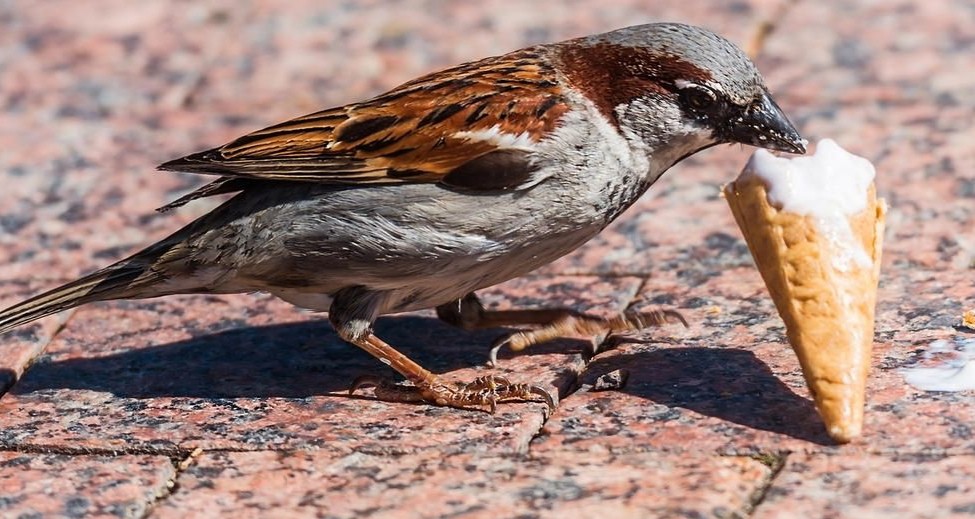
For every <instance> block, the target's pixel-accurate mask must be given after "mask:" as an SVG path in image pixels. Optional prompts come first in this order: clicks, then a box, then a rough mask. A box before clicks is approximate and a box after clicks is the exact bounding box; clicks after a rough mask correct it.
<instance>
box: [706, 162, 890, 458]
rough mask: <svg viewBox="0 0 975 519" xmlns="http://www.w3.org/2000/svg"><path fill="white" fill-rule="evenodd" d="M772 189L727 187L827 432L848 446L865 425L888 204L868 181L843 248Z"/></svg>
mask: <svg viewBox="0 0 975 519" xmlns="http://www.w3.org/2000/svg"><path fill="white" fill-rule="evenodd" d="M767 191H768V187H767V185H766V183H765V181H764V180H763V179H762V178H760V177H759V176H757V175H748V174H744V175H742V176H741V177H739V179H738V180H736V181H735V182H733V183H731V184H728V185H727V186H725V190H724V192H725V197H726V199H727V200H728V204H729V205H730V206H731V210H732V212H733V213H734V215H735V220H736V221H737V222H738V226H739V227H740V228H741V230H742V233H743V234H744V235H745V240H746V241H747V242H748V248H749V250H751V253H752V256H753V257H754V258H755V263H756V264H757V266H758V269H759V271H760V272H761V274H762V278H763V279H764V280H765V284H766V286H767V287H768V290H769V292H770V293H771V295H772V299H773V300H774V301H775V307H776V309H777V310H778V312H779V315H781V316H782V320H783V321H785V325H786V330H787V335H788V338H789V343H790V344H791V345H792V348H793V350H794V351H795V352H796V355H797V356H798V357H799V363H800V365H801V366H802V372H803V375H804V376H805V379H806V384H807V385H808V387H809V391H810V392H811V393H812V396H813V398H814V399H815V403H816V409H817V410H818V411H819V414H820V416H821V417H822V419H823V422H824V423H825V424H826V429H827V432H828V433H829V435H830V437H831V438H833V439H834V440H835V441H837V442H840V443H846V442H849V441H850V440H851V439H853V438H854V437H856V436H858V435H859V434H860V432H861V430H862V428H863V410H864V399H865V394H866V381H867V374H868V372H869V369H870V353H871V349H872V347H873V327H874V307H875V305H876V300H877V280H878V276H879V274H880V253H881V246H882V240H883V230H884V214H885V211H886V206H885V204H884V201H883V200H878V199H877V197H876V192H875V189H874V186H873V184H872V183H871V184H870V187H869V189H868V190H867V195H866V196H867V201H866V208H865V209H863V210H861V211H859V212H857V213H855V214H851V215H847V216H846V217H847V221H848V223H849V227H850V230H852V238H853V242H852V243H839V242H838V240H837V236H836V235H834V234H833V233H830V232H829V229H823V228H822V227H823V226H822V225H821V222H817V220H816V217H815V216H813V215H803V214H797V213H795V212H788V211H786V210H782V209H780V208H777V207H775V206H774V205H773V204H772V203H770V202H769V197H768V192H767ZM856 247H860V248H861V249H856ZM858 254H859V256H857V255H858Z"/></svg>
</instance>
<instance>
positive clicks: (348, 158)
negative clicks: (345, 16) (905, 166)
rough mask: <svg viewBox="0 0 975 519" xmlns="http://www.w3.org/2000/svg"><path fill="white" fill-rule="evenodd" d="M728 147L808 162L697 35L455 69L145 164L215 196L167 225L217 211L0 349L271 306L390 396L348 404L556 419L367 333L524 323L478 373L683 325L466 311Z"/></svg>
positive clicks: (627, 37) (623, 41) (22, 316)
mask: <svg viewBox="0 0 975 519" xmlns="http://www.w3.org/2000/svg"><path fill="white" fill-rule="evenodd" d="M735 143H738V144H744V145H751V146H756V147H761V148H767V149H770V150H776V151H781V152H786V153H796V154H802V153H805V140H803V139H802V138H801V137H800V135H799V133H798V132H797V130H796V128H795V126H794V125H793V124H792V123H791V122H790V121H789V119H788V118H787V117H786V115H785V114H784V112H783V111H782V110H781V108H779V106H778V105H777V104H776V103H775V101H774V100H773V98H772V96H771V94H770V93H769V90H768V88H767V87H766V85H765V82H764V80H763V78H762V76H761V74H760V73H759V71H758V70H757V68H756V66H755V65H754V64H753V63H752V61H751V60H750V59H749V58H748V57H747V56H746V55H745V53H744V52H742V51H741V50H740V49H739V48H738V47H737V46H735V45H734V44H733V43H731V42H730V41H728V40H727V39H725V38H723V37H721V36H719V35H717V34H715V33H714V32H712V31H710V30H707V29H704V28H701V27H697V26H693V25H687V24H682V23H651V24H643V25H636V26H631V27H626V28H622V29H617V30H614V31H611V32H606V33H602V34H595V35H590V36H584V37H580V38H575V39H570V40H566V41H561V42H556V43H546V44H538V45H534V46H530V47H526V48H523V49H520V50H515V51H513V52H510V53H507V54H503V55H499V56H493V57H488V58H485V59H481V60H477V61H472V62H468V63H464V64H461V65H457V66H454V67H451V68H447V69H444V70H440V71H437V72H433V73H430V74H427V75H424V76H421V77H419V78H417V79H414V80H412V81H409V82H407V83H404V84H402V85H400V86H398V87H395V88H393V89H392V90H390V91H388V92H386V93H383V94H379V95H377V96H375V97H373V98H371V99H368V100H365V101H362V102H357V103H352V104H348V105H345V106H340V107H335V108H330V109H326V110H322V111H319V112H316V113H312V114H309V115H305V116H302V117H297V118H295V119H291V120H288V121H285V122H282V123H279V124H275V125H273V126H269V127H267V128H264V129H261V130H257V131H254V132H252V133H249V134H247V135H244V136H242V137H239V138H237V139H235V140H233V141H231V142H229V143H227V144H224V145H223V146H220V147H216V148H212V149H208V150H206V151H202V152H199V153H193V154H190V155H187V156H185V157H182V158H179V159H176V160H172V161H169V162H166V163H164V164H162V165H160V166H159V167H158V169H160V170H166V171H176V172H182V173H195V174H200V175H209V176H211V177H215V178H213V179H212V181H211V182H209V183H207V184H205V185H203V187H200V188H198V189H196V190H195V191H192V192H190V193H189V194H187V195H185V196H183V197H181V198H178V199H177V200H175V201H173V202H171V203H169V204H167V205H166V206H164V207H162V208H160V210H161V211H169V210H174V209H176V208H178V207H180V206H182V205H184V204H186V203H189V202H191V201H194V200H197V199H200V198H204V197H210V196H214V195H221V194H233V196H232V197H230V198H229V199H228V200H226V201H225V202H223V203H222V204H221V205H219V206H218V207H217V208H216V209H214V210H212V211H211V212H209V213H207V214H205V215H203V216H201V217H200V218H198V219H196V220H195V221H193V222H191V223H189V224H188V225H186V226H185V227H183V228H181V229H179V230H176V231H175V232H174V233H173V234H171V235H170V236H168V237H166V238H163V239H162V240H160V241H158V242H157V243H154V244H152V245H149V246H147V247H146V248H145V249H143V250H141V251H139V252H136V253H134V254H132V255H131V256H129V257H127V258H124V259H122V260H120V261H118V262H116V263H113V264H111V265H109V266H107V267H104V268H102V269H100V270H97V271H95V272H93V273H91V274H88V275H86V276H83V277H81V278H80V279H77V280H75V281H71V282H69V283H67V284H65V285H63V286H60V287H57V288H54V289H52V290H50V291H48V292H45V293H42V294H40V295H38V296H35V297H33V298H30V299H28V300H26V301H23V302H21V303H19V304H15V305H14V306H12V307H10V308H7V309H5V310H3V311H0V333H3V332H5V331H7V330H10V329H12V328H14V327H17V326H20V325H23V324H25V323H29V322H31V321H34V320H36V319H39V318H41V317H44V316H47V315H51V314H54V313H56V312H60V311H62V310H65V309H69V308H73V307H77V306H79V305H83V304H87V303H91V302H95V301H103V300H117V299H141V298H153V297H160V296H166V295H172V294H190V293H203V294H226V293H245V292H265V293H270V294H273V295H274V296H277V297H278V298H281V299H283V300H285V301H287V302H290V303H292V304H294V305H296V306H298V307H302V308H305V309H310V310H313V311H319V312H327V314H328V320H329V322H330V323H331V324H332V326H333V327H334V329H335V331H336V333H337V334H338V336H339V337H341V338H342V339H343V340H345V341H347V342H349V343H351V344H353V345H355V346H358V347H359V348H362V349H363V350H365V351H366V352H368V353H369V354H371V355H372V356H374V357H376V358H377V359H378V360H379V361H381V362H382V363H384V364H386V365H387V366H389V367H390V368H392V369H393V370H395V371H396V372H398V373H399V374H400V375H401V376H402V377H404V378H405V383H404V382H396V381H394V380H392V379H391V378H389V377H385V376H378V375H374V374H367V375H363V376H361V377H359V378H357V379H356V380H354V381H353V383H352V384H351V388H350V392H353V391H356V390H358V389H360V388H362V387H372V388H374V394H375V396H376V398H378V399H381V400H388V401H393V402H416V403H427V404H432V405H437V406H450V407H456V408H463V409H482V410H488V409H489V410H490V411H491V412H494V411H495V409H496V407H497V405H498V403H499V402H508V401H525V400H533V401H544V402H545V403H546V404H547V405H548V406H549V408H552V407H554V406H555V402H554V398H553V397H552V396H551V395H550V394H548V392H547V391H546V390H545V389H543V388H541V387H538V386H536V385H532V384H528V383H516V382H512V381H511V380H509V379H508V378H506V377H500V376H493V375H487V376H480V377H477V378H475V379H473V380H470V381H466V382H465V381H461V382H451V381H447V380H445V378H444V377H442V376H441V375H439V374H435V373H433V372H431V371H428V370H427V369H425V368H423V366H422V365H421V364H419V363H417V362H416V361H414V360H413V359H410V358H408V357H407V356H406V355H403V354H402V353H400V352H399V351H398V350H397V349H396V348H395V347H394V346H393V345H391V344H388V343H387V342H385V341H384V340H382V339H381V338H380V337H378V336H377V335H376V333H375V331H374V329H373V323H374V322H375V321H376V319H377V318H378V317H379V316H382V315H386V314H393V313H399V312H409V311H416V310H420V309H430V308H435V309H436V312H437V315H438V316H439V317H440V318H441V319H442V320H444V321H446V322H448V323H450V324H453V325H456V326H459V327H461V328H464V329H478V328H493V327H500V326H516V325H517V326H534V328H531V327H529V328H522V329H520V331H516V332H514V333H513V334H511V335H509V336H507V337H505V338H504V339H503V340H501V341H499V342H498V343H497V344H495V347H494V348H493V349H492V357H494V355H495V353H496V351H497V349H498V348H500V347H502V346H508V347H510V348H511V349H512V350H515V351H517V350H521V349H524V348H525V347H528V346H530V345H532V344H535V343H538V342H542V341H545V340H549V339H552V338H555V337H559V336H565V335H573V334H591V335H596V334H599V333H618V332H624V331H630V330H637V329H642V328H645V327H649V326H658V325H663V324H667V323H676V322H684V324H685V325H686V322H685V321H684V319H683V318H682V317H681V316H680V314H679V313H678V312H676V311H673V310H664V311H661V310H657V311H652V312H643V313H635V312H623V313H621V314H620V315H617V316H615V317H611V318H600V317H594V316H590V315H587V314H581V313H578V312H574V311H572V310H570V309H564V308H562V309H560V308H538V309H524V310H509V311H488V310H486V309H485V308H484V306H483V305H482V304H481V302H480V301H479V299H478V297H477V295H476V293H475V292H476V291H477V290H479V289H482V288H485V287H489V286H492V285H495V284H498V283H501V282H504V281H506V280H509V279H512V278H516V277H519V276H522V275H524V274H527V273H529V272H531V271H533V270H535V269H537V268H539V267H541V266H543V265H546V264H548V263H550V262H552V261H554V260H555V259H557V258H559V257H561V256H564V255H566V254H568V253H569V252H571V251H573V250H575V249H576V248H578V247H579V246H581V245H582V244H584V243H586V242H587V241H588V240H590V239H591V238H593V237H594V236H596V235H597V234H598V233H599V232H600V231H601V230H602V229H604V228H605V227H606V226H607V225H609V224H610V223H611V222H612V221H613V220H614V219H616V218H617V217H618V216H620V214H621V213H623V211H624V210H626V209H627V208H628V207H630V206H631V205H632V204H633V203H634V202H635V201H636V200H637V199H638V198H640V196H641V195H643V193H644V192H645V191H647V189H648V188H649V187H650V186H651V185H652V184H653V183H654V182H655V181H656V180H657V179H658V178H659V177H660V176H661V175H662V174H663V173H664V172H665V171H667V170H668V169H669V168H670V167H671V166H673V165H674V164H676V163H678V162H680V161H681V160H683V159H684V158H686V157H688V156H690V155H692V154H694V153H696V152H698V151H701V150H703V149H706V148H709V147H712V146H715V145H718V144H735ZM659 224H660V225H666V223H665V222H659Z"/></svg>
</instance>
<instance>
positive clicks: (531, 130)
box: [159, 49, 569, 203]
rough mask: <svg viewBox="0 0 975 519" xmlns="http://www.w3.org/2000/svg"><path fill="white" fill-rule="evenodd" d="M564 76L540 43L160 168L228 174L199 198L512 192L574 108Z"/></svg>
mask: <svg viewBox="0 0 975 519" xmlns="http://www.w3.org/2000/svg"><path fill="white" fill-rule="evenodd" d="M556 77H557V75H556V72H555V70H554V69H553V68H552V66H551V65H550V64H549V61H548V60H547V59H545V58H544V57H543V56H541V55H540V54H539V51H538V49H525V50H522V51H518V52H515V53H512V54H507V55H504V56H498V57H494V58H487V59H484V60H481V61H476V62H472V63H467V64H464V65H460V66H457V67H454V68H451V69H447V70H444V71H441V72H436V73H433V74H430V75H427V76H424V77H421V78H419V79H416V80H414V81H411V82H409V83H406V84H404V85H401V86H399V87H397V88H396V89H394V90H392V91H390V92H387V93H385V94H382V95H380V96H378V97H375V98H373V99H370V100H369V101H366V102H364V103H359V104H352V105H348V106H344V107H339V108H333V109H329V110H324V111H321V112H316V113H313V114H310V115H306V116H304V117H298V118H297V119H292V120H290V121H287V122H284V123H281V124H277V125H274V126H271V127H268V128H265V129H263V130H258V131H256V132H253V133H250V134H248V135H245V136H243V137H240V138H238V139H236V140H234V141H233V142H230V143H228V144H225V145H224V146H221V147H219V148H214V149H211V150H208V151H204V152H200V153H195V154H193V155H189V156H186V157H183V158H181V159H177V160H173V161H170V162H167V163H165V164H162V165H161V166H159V168H160V169H164V170H171V171H184V172H191V173H202V174H211V175H220V176H221V177H224V178H221V179H218V180H217V181H216V182H214V183H213V184H210V185H208V186H205V187H204V188H202V190H201V192H200V193H199V196H195V197H194V196H192V194H191V195H188V196H190V197H192V198H199V197H202V196H209V195H211V194H217V193H222V192H228V191H231V190H233V188H234V187H236V186H244V185H246V184H247V183H246V182H239V181H234V180H233V179H254V180H275V181H301V182H318V183H335V184H400V183H418V182H440V183H444V184H447V185H451V186H455V187H458V188H465V189H472V190H498V189H512V188H516V187H517V186H519V185H523V184H524V183H525V182H526V181H527V180H529V179H530V177H531V174H532V172H533V171H534V168H535V166H534V165H533V164H531V161H530V160H529V159H528V151H529V150H530V149H531V147H532V146H533V145H534V144H535V143H537V142H538V141H540V140H542V139H543V138H544V137H545V136H546V135H547V134H548V133H549V132H551V131H552V130H554V129H555V127H556V125H557V123H558V120H559V118H560V117H561V116H562V115H563V114H564V113H565V112H566V111H567V110H568V108H569V107H568V105H567V104H566V100H565V97H564V95H563V91H562V88H561V87H560V85H559V84H558V82H557V81H556ZM192 198H190V199H192ZM187 201H188V200H187ZM183 203H185V201H184V202H183Z"/></svg>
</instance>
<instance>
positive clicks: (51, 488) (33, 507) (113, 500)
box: [0, 452, 176, 518]
mask: <svg viewBox="0 0 975 519" xmlns="http://www.w3.org/2000/svg"><path fill="white" fill-rule="evenodd" d="M175 477H176V469H175V467H173V464H172V463H171V462H170V460H169V458H166V457H165V456H69V455H63V454H34V453H23V452H0V516H3V517H23V518H27V517H144V516H145V514H146V512H148V510H149V508H150V507H151V506H152V505H153V504H154V503H155V501H156V500H157V499H159V498H161V497H163V496H166V495H168V494H169V491H170V489H171V487H172V484H173V480H174V479H175Z"/></svg>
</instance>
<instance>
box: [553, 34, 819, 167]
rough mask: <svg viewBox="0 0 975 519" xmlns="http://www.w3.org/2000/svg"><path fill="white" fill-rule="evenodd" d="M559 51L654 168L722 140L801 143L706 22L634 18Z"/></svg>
mask: <svg viewBox="0 0 975 519" xmlns="http://www.w3.org/2000/svg"><path fill="white" fill-rule="evenodd" d="M559 55H560V59H561V61H562V63H563V69H564V70H566V71H567V73H566V76H567V79H568V80H569V82H570V83H571V84H573V85H574V86H575V87H576V88H578V89H579V90H580V91H581V92H583V93H585V95H586V96H587V97H588V98H589V99H590V100H592V101H593V102H594V103H595V104H596V105H597V107H598V108H599V109H600V111H601V112H602V113H603V114H604V115H605V116H606V117H607V118H608V119H609V120H610V121H611V122H612V123H613V124H615V125H616V126H617V127H618V128H619V129H620V131H621V132H623V133H624V135H626V136H627V137H628V138H629V139H630V140H631V141H634V142H638V143H642V144H643V145H644V146H645V148H646V149H647V151H648V153H649V154H650V155H651V157H652V162H653V165H654V169H655V170H656V172H657V174H659V173H662V172H663V171H664V170H666V169H667V168H669V167H670V166H671V165H673V164H674V163H676V162H678V161H680V160H681V159H683V158H684V157H686V156H688V155H690V154H693V153H695V152H697V151H700V150H702V149H704V148H708V147H710V146H714V145H716V144H722V143H741V144H748V145H752V146H758V147H761V148H767V149H770V150H777V151H785V152H789V153H805V151H806V148H805V141H804V140H803V139H802V138H801V137H800V136H799V133H798V132H797V131H796V129H795V127H794V126H793V125H792V123H791V122H789V119H788V118H787V117H786V116H785V114H784V113H783V112H782V110H781V109H780V108H779V107H778V105H776V103H775V101H774V100H773V99H772V97H771V95H770V94H769V92H768V89H767V88H766V86H765V82H764V80H763V79H762V76H761V75H760V74H759V72H758V69H756V68H755V65H754V64H753V63H752V62H751V60H749V59H748V57H747V56H746V55H745V53H744V52H742V50H741V49H739V48H738V47H737V46H735V45H734V44H733V43H731V42H729V41H728V40H726V39H724V38H722V37H720V36H718V35H716V34H714V33H713V32H711V31H708V30H706V29H702V28H700V27H694V26H690V25H684V24H677V23H655V24H648V25H638V26H634V27H627V28H625V29H619V30H616V31H613V32H609V33H605V34H598V35H595V36H589V37H585V38H579V39H576V40H570V41H568V42H565V43H563V44H562V47H561V49H560V54H559Z"/></svg>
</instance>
